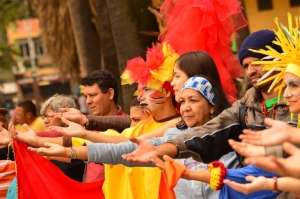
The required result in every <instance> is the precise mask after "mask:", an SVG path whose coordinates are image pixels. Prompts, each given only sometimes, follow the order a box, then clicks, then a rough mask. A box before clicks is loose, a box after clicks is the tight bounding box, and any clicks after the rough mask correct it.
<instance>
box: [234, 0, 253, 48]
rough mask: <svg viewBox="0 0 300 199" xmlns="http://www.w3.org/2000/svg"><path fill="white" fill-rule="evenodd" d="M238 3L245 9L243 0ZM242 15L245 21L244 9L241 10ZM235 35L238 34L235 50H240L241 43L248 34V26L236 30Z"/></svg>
mask: <svg viewBox="0 0 300 199" xmlns="http://www.w3.org/2000/svg"><path fill="white" fill-rule="evenodd" d="M240 2H241V6H242V7H243V8H245V3H244V0H240ZM243 14H244V16H245V18H246V20H247V15H246V12H245V9H243ZM237 33H238V34H239V38H238V39H237V49H238V50H240V48H241V45H242V43H243V41H244V40H245V38H246V37H247V36H248V35H249V34H250V32H249V28H248V26H246V27H244V28H242V29H239V30H237Z"/></svg>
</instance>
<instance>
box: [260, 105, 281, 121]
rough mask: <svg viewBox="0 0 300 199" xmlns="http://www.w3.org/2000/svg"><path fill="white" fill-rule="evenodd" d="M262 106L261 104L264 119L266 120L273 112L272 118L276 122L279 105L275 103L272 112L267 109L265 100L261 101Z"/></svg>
mask: <svg viewBox="0 0 300 199" xmlns="http://www.w3.org/2000/svg"><path fill="white" fill-rule="evenodd" d="M260 104H261V112H262V114H263V115H264V117H265V118H266V117H267V116H268V114H269V113H270V112H271V111H272V117H271V118H272V120H274V119H275V107H276V105H277V103H275V104H274V105H273V106H272V108H271V110H269V111H268V110H267V107H266V104H265V102H264V100H261V102H260Z"/></svg>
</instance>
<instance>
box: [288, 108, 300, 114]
mask: <svg viewBox="0 0 300 199" xmlns="http://www.w3.org/2000/svg"><path fill="white" fill-rule="evenodd" d="M290 112H291V113H295V114H299V113H300V107H290Z"/></svg>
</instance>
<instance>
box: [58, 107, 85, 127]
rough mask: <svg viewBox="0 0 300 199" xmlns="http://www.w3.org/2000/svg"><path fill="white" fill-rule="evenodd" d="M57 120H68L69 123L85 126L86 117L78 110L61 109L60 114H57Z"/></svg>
mask: <svg viewBox="0 0 300 199" xmlns="http://www.w3.org/2000/svg"><path fill="white" fill-rule="evenodd" d="M55 117H56V118H60V119H61V118H62V117H64V118H66V119H67V120H69V121H72V122H75V123H78V124H81V125H84V124H85V123H86V117H85V115H83V114H82V113H81V112H80V111H79V110H78V109H76V108H61V109H60V113H55Z"/></svg>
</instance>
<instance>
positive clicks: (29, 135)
mask: <svg viewBox="0 0 300 199" xmlns="http://www.w3.org/2000/svg"><path fill="white" fill-rule="evenodd" d="M23 127H24V129H25V130H26V131H27V132H25V133H21V132H18V131H17V130H16V129H15V127H14V125H13V124H12V123H11V124H10V125H9V127H8V129H9V132H10V133H11V135H12V137H13V138H15V139H17V140H19V141H21V142H25V143H26V144H28V145H30V146H35V147H42V146H44V143H45V142H52V143H56V144H59V145H62V144H63V139H62V137H55V138H52V137H39V136H37V135H36V132H34V131H33V130H32V129H31V128H30V127H29V126H28V125H27V124H23Z"/></svg>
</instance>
